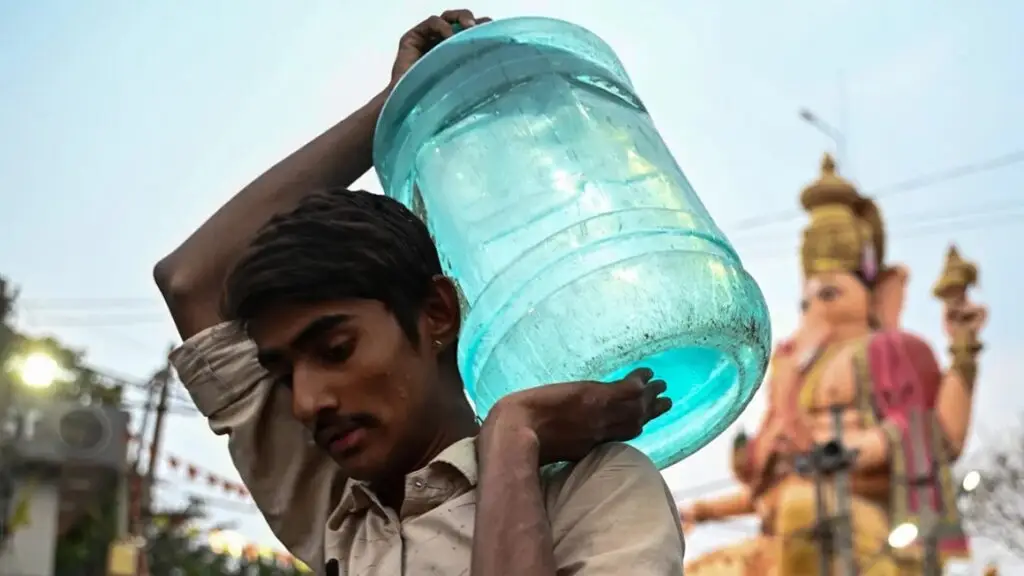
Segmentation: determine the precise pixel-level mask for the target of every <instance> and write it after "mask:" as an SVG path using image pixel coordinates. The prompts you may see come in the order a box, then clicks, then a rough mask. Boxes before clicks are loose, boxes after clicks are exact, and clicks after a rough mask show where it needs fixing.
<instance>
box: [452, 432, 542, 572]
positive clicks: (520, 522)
mask: <svg viewBox="0 0 1024 576" xmlns="http://www.w3.org/2000/svg"><path fill="white" fill-rule="evenodd" d="M485 427H486V425H485ZM495 428H496V429H495V430H493V431H490V433H487V432H484V433H482V434H481V435H480V437H479V439H478V445H477V452H478V460H479V462H480V478H479V488H478V492H477V494H478V497H477V509H476V527H475V529H474V534H473V561H472V571H471V576H508V575H509V574H529V575H530V576H549V575H550V576H555V573H556V571H555V568H556V567H555V556H554V545H553V543H552V538H551V526H550V524H549V523H548V517H547V512H546V510H545V506H544V495H543V492H542V491H541V487H540V466H539V461H538V444H537V437H536V436H535V435H533V434H532V432H530V431H529V430H526V429H524V428H519V427H515V426H507V427H504V428H503V427H501V426H496V427H495Z"/></svg>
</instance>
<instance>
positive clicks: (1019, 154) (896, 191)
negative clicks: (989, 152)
mask: <svg viewBox="0 0 1024 576" xmlns="http://www.w3.org/2000/svg"><path fill="white" fill-rule="evenodd" d="M1021 162H1024V150H1018V151H1015V152H1011V153H1009V154H1004V155H1002V156H997V157H995V158H990V159H988V160H984V161H981V162H975V163H972V164H965V165H962V166H957V167H955V168H951V169H947V170H942V171H939V172H933V173H931V174H926V175H924V176H918V177H915V178H910V179H907V180H903V181H902V182H897V183H895V184H890V185H888V186H882V187H880V188H876V189H874V190H870V191H868V192H867V193H865V195H866V196H870V197H872V198H875V199H882V198H892V197H894V196H899V195H902V194H904V193H906V192H910V191H912V190H918V189H920V188H925V187H928V186H932V185H935V184H941V183H943V182H949V181H952V180H959V179H960V178H965V177H967V176H971V175H974V174H979V173H982V172H989V171H992V170H998V169H1000V168H1005V167H1007V166H1012V165H1014V164H1019V163H1021ZM801 214H802V212H801V211H800V210H797V209H790V210H784V211H780V212H776V213H774V214H767V215H763V216H754V217H751V218H744V219H743V220H739V221H738V222H736V223H735V224H733V225H732V227H731V229H735V230H743V231H744V232H747V231H750V230H754V229H757V228H763V227H765V226H771V225H773V224H780V223H782V222H786V221H789V220H794V219H796V218H799V217H800V215H801Z"/></svg>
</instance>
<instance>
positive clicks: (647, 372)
mask: <svg viewBox="0 0 1024 576" xmlns="http://www.w3.org/2000/svg"><path fill="white" fill-rule="evenodd" d="M651 378H654V370H651V369H650V368H637V369H636V370H633V371H632V372H630V373H629V374H626V377H625V378H623V379H622V380H621V382H623V383H628V384H629V385H630V387H631V388H634V389H636V390H640V389H642V388H643V387H644V386H645V385H646V384H647V383H648V382H650V381H651Z"/></svg>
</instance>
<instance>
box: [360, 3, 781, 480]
mask: <svg viewBox="0 0 1024 576" xmlns="http://www.w3.org/2000/svg"><path fill="white" fill-rule="evenodd" d="M374 161H375V164H376V168H377V174H378V176H379V177H380V180H381V184H382V185H383V187H384V190H385V193H387V194H388V195H389V196H391V197H392V198H396V199H398V200H399V201H401V202H403V203H404V204H405V205H406V206H409V207H410V208H411V209H412V210H413V211H415V212H416V213H417V214H419V215H420V216H421V217H422V218H423V219H424V220H425V221H426V222H427V224H428V226H429V228H430V231H431V234H432V235H433V236H434V240H435V242H436V243H437V248H438V250H439V252H440V254H441V260H442V262H443V264H444V266H445V272H446V273H447V274H449V275H450V276H451V277H452V278H454V279H455V280H456V282H457V283H458V285H459V289H460V291H461V296H462V298H463V305H464V309H463V327H462V333H461V338H460V342H459V367H460V369H461V371H462V376H463V378H464V379H465V385H466V391H467V393H468V395H469V397H470V398H471V400H472V401H473V403H474V406H475V408H476V410H477V412H478V413H480V414H481V415H484V414H486V413H487V411H488V410H489V409H490V408H491V406H493V405H494V403H495V402H496V401H497V400H498V399H499V398H501V397H503V396H505V395H506V394H509V393H511V392H514V391H517V390H522V389H524V388H529V387H533V386H537V385H541V384H548V383H554V382H562V381H569V380H581V379H595V380H604V381H611V380H613V379H616V378H619V377H621V376H624V375H625V374H627V373H628V372H629V371H630V370H632V369H633V368H636V367H639V366H645V367H648V368H651V369H653V370H654V371H655V374H656V376H657V377H658V378H662V379H664V380H666V381H667V383H668V396H669V397H670V398H671V399H672V401H673V403H674V405H673V408H672V410H671V411H670V412H669V413H668V414H666V415H665V416H662V417H661V418H659V419H657V420H655V421H653V422H651V423H650V424H648V425H647V427H646V428H645V429H644V433H643V434H642V435H641V436H640V437H639V438H637V439H636V440H635V441H634V444H635V445H636V446H637V447H638V448H640V449H641V450H643V451H644V452H645V453H646V454H647V455H648V456H650V457H651V458H652V459H653V460H654V461H655V463H656V464H657V465H658V466H659V467H660V468H664V467H667V466H669V465H671V464H673V463H675V462H678V461H679V460H681V459H682V458H684V457H685V456H688V455H689V454H692V453H693V452H695V451H697V450H698V449H700V448H701V447H702V446H704V445H705V444H707V443H708V442H710V441H711V440H712V439H713V438H714V437H715V436H717V435H718V434H719V433H721V432H722V431H723V430H724V429H725V428H726V427H727V426H728V425H729V424H730V423H732V422H733V421H734V420H735V419H736V417H737V416H738V415H739V413H740V412H741V411H742V410H743V408H744V406H746V404H747V402H748V401H749V400H750V398H751V396H753V394H754V392H755V390H756V389H757V387H758V385H759V383H760V381H761V378H762V377H763V376H764V371H765V368H766V366H767V362H768V354H769V346H770V342H771V328H770V325H769V318H768V310H767V307H766V305H765V302H764V297H763V296H762V295H761V291H760V289H759V288H758V286H757V284H756V283H755V282H754V280H753V278H751V277H750V275H749V274H747V272H746V271H745V270H744V269H743V266H742V264H741V263H740V259H739V257H738V256H737V255H736V252H735V251H734V250H733V248H732V246H731V245H730V244H729V241H728V240H727V239H726V238H725V235H723V234H722V232H721V230H719V229H718V227H717V226H716V225H715V223H714V221H713V220H712V219H711V216H710V215H709V214H708V212H707V210H706V209H705V208H704V205H703V204H701V201H700V199H699V198H698V197H697V195H696V194H695V193H694V191H693V189H692V188H691V187H690V184H689V182H687V180H686V177H685V176H684V175H683V172H682V170H681V169H680V168H679V166H678V165H677V164H676V162H675V159H673V158H672V155H671V154H670V153H669V151H668V149H667V148H666V147H665V143H664V142H663V141H662V140H661V137H660V136H659V135H658V131H657V130H656V129H655V127H654V124H653V123H652V121H651V118H650V116H649V115H648V114H647V111H646V109H645V108H644V105H643V103H641V102H640V100H639V99H638V98H637V96H636V95H635V94H634V93H633V86H632V84H631V82H630V80H629V77H628V76H627V75H626V71H625V70H624V69H623V68H622V64H621V63H620V62H619V60H618V58H617V57H616V56H615V54H614V53H613V52H612V50H611V49H610V48H609V47H608V46H607V45H606V44H605V43H604V42H602V41H601V39H600V38H598V37H597V36H595V35H594V34H592V33H590V32H588V31H587V30H584V29H582V28H580V27H578V26H575V25H573V24H569V23H567V22H562V21H559V20H551V19H547V18H514V19H509V20H500V21H496V22H493V23H489V24H484V25H481V26H477V27H474V28H470V29H468V30H466V31H463V32H459V33H458V34H457V35H455V36H454V37H452V38H451V39H449V40H447V41H445V42H444V43H442V44H441V45H440V46H438V47H436V48H435V49H434V50H432V51H431V52H430V53H429V54H428V55H427V56H426V57H425V58H423V59H422V60H420V61H419V62H418V63H417V64H416V65H415V66H413V68H412V69H411V70H410V71H409V72H408V73H407V74H406V76H405V77H404V78H403V79H402V80H401V81H400V82H399V83H398V86H397V87H396V88H395V90H394V92H393V93H392V95H391V97H390V98H389V99H388V101H387V103H386V104H385V106H384V111H383V113H382V114H381V117H380V120H379V122H378V124H377V135H376V139H375V141H374Z"/></svg>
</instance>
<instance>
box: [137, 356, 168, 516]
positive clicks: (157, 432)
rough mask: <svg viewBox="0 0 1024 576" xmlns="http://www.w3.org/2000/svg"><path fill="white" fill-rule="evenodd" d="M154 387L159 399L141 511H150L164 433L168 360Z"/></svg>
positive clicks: (155, 378)
mask: <svg viewBox="0 0 1024 576" xmlns="http://www.w3.org/2000/svg"><path fill="white" fill-rule="evenodd" d="M153 387H154V389H157V388H158V389H159V392H158V393H159V398H160V399H159V400H158V401H157V405H156V421H155V422H154V423H153V442H152V443H151V444H150V445H149V465H148V467H147V468H146V477H145V479H144V480H143V482H142V498H143V500H142V503H143V513H147V512H149V511H150V506H151V505H152V503H153V500H152V496H151V495H152V492H153V483H154V480H155V478H156V465H157V462H158V460H159V456H160V442H161V440H162V439H163V433H164V418H165V416H166V415H167V400H168V396H169V395H170V392H171V364H170V362H168V363H167V364H166V365H165V366H164V367H163V368H161V369H160V371H159V372H157V373H156V375H155V376H154V377H153Z"/></svg>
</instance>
